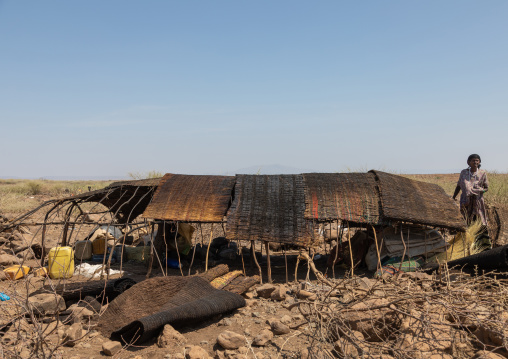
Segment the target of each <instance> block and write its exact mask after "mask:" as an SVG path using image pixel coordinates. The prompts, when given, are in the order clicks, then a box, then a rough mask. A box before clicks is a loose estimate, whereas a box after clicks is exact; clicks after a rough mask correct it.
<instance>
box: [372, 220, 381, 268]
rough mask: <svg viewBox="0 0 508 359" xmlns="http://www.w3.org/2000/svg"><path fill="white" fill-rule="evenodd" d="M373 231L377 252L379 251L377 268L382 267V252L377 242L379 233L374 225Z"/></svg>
mask: <svg viewBox="0 0 508 359" xmlns="http://www.w3.org/2000/svg"><path fill="white" fill-rule="evenodd" d="M372 231H373V232H374V242H375V243H376V252H377V269H378V270H380V269H381V253H380V252H379V246H378V244H377V234H376V228H374V226H372Z"/></svg>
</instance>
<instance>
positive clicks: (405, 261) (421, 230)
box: [365, 224, 448, 276]
mask: <svg viewBox="0 0 508 359" xmlns="http://www.w3.org/2000/svg"><path fill="white" fill-rule="evenodd" d="M447 246H448V244H447V243H446V241H445V239H444V238H443V236H442V234H441V233H440V232H439V231H437V230H435V229H429V228H425V227H422V226H418V225H409V224H403V225H398V226H395V227H386V228H384V229H383V230H382V232H381V233H380V234H379V235H378V247H379V253H380V256H379V257H380V262H381V266H382V268H381V269H379V271H378V272H377V273H376V275H379V276H381V275H383V274H384V273H388V274H395V273H397V272H398V271H404V272H414V271H416V270H417V269H418V268H420V267H421V266H422V265H423V263H424V262H425V261H426V260H427V258H429V257H432V256H434V255H435V254H436V253H442V252H445V251H446V249H447ZM365 262H366V263H367V267H368V268H369V270H372V271H374V270H376V269H377V267H378V255H377V249H376V244H375V243H374V244H372V245H371V246H370V247H369V250H368V252H367V255H366V256H365Z"/></svg>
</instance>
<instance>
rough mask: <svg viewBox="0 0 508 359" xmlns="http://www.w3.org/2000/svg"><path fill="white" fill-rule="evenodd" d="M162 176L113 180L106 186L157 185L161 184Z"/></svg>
mask: <svg viewBox="0 0 508 359" xmlns="http://www.w3.org/2000/svg"><path fill="white" fill-rule="evenodd" d="M161 179H162V178H161V177H158V178H146V179H140V180H130V181H118V182H113V183H111V184H110V185H109V186H107V187H106V188H113V187H121V186H133V187H144V186H146V187H156V186H158V185H159V182H160V180H161Z"/></svg>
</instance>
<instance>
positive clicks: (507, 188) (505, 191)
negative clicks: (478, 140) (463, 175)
mask: <svg viewBox="0 0 508 359" xmlns="http://www.w3.org/2000/svg"><path fill="white" fill-rule="evenodd" d="M403 176H404V177H407V178H411V179H415V180H418V181H423V182H429V183H435V184H437V185H439V186H441V187H442V188H443V189H444V190H445V192H446V193H447V194H449V195H450V196H452V195H453V192H454V190H455V187H456V186H457V180H458V179H459V174H458V173H457V174H435V175H434V174H432V175H403ZM487 178H488V180H489V190H488V191H487V193H485V201H486V202H487V204H489V205H493V206H499V207H508V173H499V172H488V173H487Z"/></svg>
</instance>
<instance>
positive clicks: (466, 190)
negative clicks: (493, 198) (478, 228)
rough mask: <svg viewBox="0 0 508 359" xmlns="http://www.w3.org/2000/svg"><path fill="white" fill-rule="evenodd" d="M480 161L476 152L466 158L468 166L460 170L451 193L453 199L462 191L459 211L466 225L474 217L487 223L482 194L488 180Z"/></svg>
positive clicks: (485, 189)
mask: <svg viewBox="0 0 508 359" xmlns="http://www.w3.org/2000/svg"><path fill="white" fill-rule="evenodd" d="M481 162H482V160H481V158H480V156H479V155H477V154H472V155H470V156H469V157H468V158H467V164H468V166H469V167H468V168H466V169H464V170H462V172H460V177H459V181H458V182H457V187H456V188H455V192H454V193H453V199H455V197H457V195H458V194H459V192H460V191H462V193H461V195H460V211H461V212H462V214H463V216H464V218H465V220H466V223H467V224H468V225H469V224H470V223H471V222H472V221H474V220H476V219H479V220H481V221H482V224H483V225H484V226H486V225H487V215H486V212H485V202H484V200H483V194H484V193H485V192H487V190H488V189H489V181H488V180H487V173H486V172H485V171H484V170H481V169H480V167H481Z"/></svg>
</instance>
